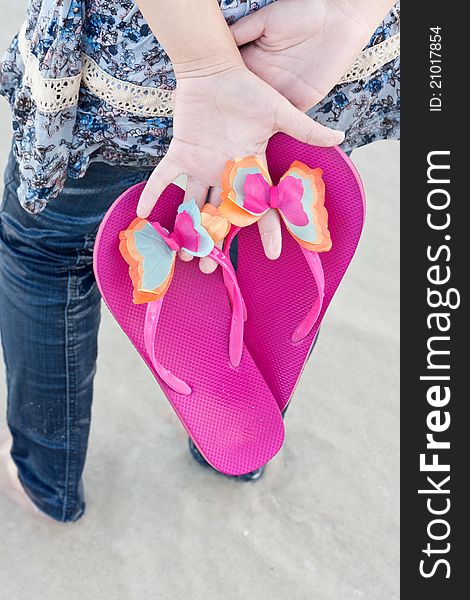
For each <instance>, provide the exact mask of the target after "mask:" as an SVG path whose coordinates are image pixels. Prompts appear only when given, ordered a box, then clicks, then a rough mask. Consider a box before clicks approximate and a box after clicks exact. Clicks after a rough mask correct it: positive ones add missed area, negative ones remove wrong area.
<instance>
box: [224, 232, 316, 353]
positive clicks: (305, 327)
mask: <svg viewBox="0 0 470 600" xmlns="http://www.w3.org/2000/svg"><path fill="white" fill-rule="evenodd" d="M240 229H241V227H236V226H232V228H231V229H230V232H229V234H228V235H227V237H226V238H225V244H224V251H225V253H226V254H227V255H228V254H229V253H230V246H231V244H232V242H233V240H234V238H235V236H236V235H237V233H238V232H239V231H240ZM299 247H300V249H301V250H302V253H303V255H304V257H305V260H306V261H307V264H308V266H309V269H310V271H311V273H312V275H313V279H314V281H315V285H316V287H317V290H318V295H317V298H316V300H315V302H314V303H313V305H312V307H311V309H310V310H309V312H308V314H307V315H306V317H305V318H304V319H303V321H302V322H301V323H300V324H299V325H298V326H297V327H296V329H295V330H294V332H293V334H292V338H291V340H292V342H294V343H296V342H300V341H302V340H303V339H304V338H306V337H307V336H308V334H309V333H310V332H311V331H312V329H313V327H314V325H315V323H316V322H317V319H318V317H319V315H320V313H321V310H322V308H323V299H324V297H325V274H324V271H323V266H322V262H321V259H320V255H319V253H318V252H313V251H312V250H307V249H306V248H304V247H303V246H301V245H300V244H299ZM224 277H225V275H224ZM235 281H236V280H235ZM225 285H226V287H227V292H228V294H229V296H230V298H231V297H232V294H234V291H233V289H232V283H231V281H226V283H225ZM242 301H243V298H242ZM243 318H244V320H246V308H245V305H244V304H243Z"/></svg>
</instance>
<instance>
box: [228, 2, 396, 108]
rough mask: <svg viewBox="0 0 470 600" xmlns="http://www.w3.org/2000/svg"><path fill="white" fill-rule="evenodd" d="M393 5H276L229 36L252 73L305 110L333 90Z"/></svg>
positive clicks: (245, 21)
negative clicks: (235, 42) (232, 36)
mask: <svg viewBox="0 0 470 600" xmlns="http://www.w3.org/2000/svg"><path fill="white" fill-rule="evenodd" d="M393 4H394V3H393V2H392V0H278V1H277V2H275V3H274V4H269V5H268V6H266V7H264V8H262V9H261V10H259V11H257V12H255V13H253V14H252V15H249V16H247V17H244V18H243V19H240V20H239V21H237V22H236V23H235V24H234V25H232V27H231V30H232V33H233V35H234V37H235V40H236V41H237V44H238V45H239V46H244V47H243V48H242V50H241V53H242V57H243V59H244V61H245V63H246V65H247V66H248V68H249V69H250V70H251V71H253V72H254V73H256V74H257V75H258V76H259V77H261V79H263V80H264V81H266V82H267V83H269V84H270V85H272V86H273V87H274V88H275V89H276V90H277V91H279V92H280V93H281V94H283V95H284V96H285V97H286V98H288V99H289V100H290V101H291V102H292V103H293V104H294V105H295V106H297V107H298V108H300V109H301V110H307V109H309V108H310V107H312V106H314V105H315V104H317V103H318V102H319V101H320V100H321V99H322V98H323V97H324V96H326V94H327V93H328V92H329V91H330V90H331V89H332V88H333V87H334V85H335V84H336V83H338V81H339V80H340V79H341V77H342V76H343V75H344V74H345V73H346V72H347V70H348V69H349V67H351V65H352V64H353V63H354V61H355V59H356V58H357V56H358V55H359V53H360V52H361V50H362V49H363V48H364V46H365V45H366V44H367V42H368V41H369V39H370V37H371V35H372V34H373V32H374V31H375V29H376V28H377V26H378V25H379V23H380V22H381V20H382V19H383V18H384V16H385V15H386V14H387V12H388V11H389V10H390V8H391V7H392V6H393Z"/></svg>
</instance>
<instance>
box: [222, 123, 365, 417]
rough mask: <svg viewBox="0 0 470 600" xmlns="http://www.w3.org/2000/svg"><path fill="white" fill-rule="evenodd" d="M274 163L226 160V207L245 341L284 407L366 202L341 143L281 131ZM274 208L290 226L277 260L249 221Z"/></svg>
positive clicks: (273, 146) (271, 155) (350, 251)
mask: <svg viewBox="0 0 470 600" xmlns="http://www.w3.org/2000/svg"><path fill="white" fill-rule="evenodd" d="M267 164H268V169H269V173H267V172H266V171H265V169H264V168H263V166H262V165H261V164H260V163H258V162H257V161H256V160H255V159H243V160H241V161H234V162H230V163H228V164H227V169H226V171H225V174H224V180H223V193H222V204H221V207H220V212H221V213H222V214H223V215H225V216H226V217H227V219H228V220H229V221H230V222H231V223H232V224H233V225H234V226H233V227H232V230H231V232H230V234H229V236H228V237H227V240H226V244H225V247H224V250H225V252H226V254H228V252H229V246H230V243H231V241H232V240H233V238H234V236H235V235H236V234H238V266H237V279H238V282H239V285H240V288H241V290H242V294H243V298H244V300H245V303H246V310H247V316H248V318H247V321H246V323H245V343H246V345H247V347H248V349H249V350H250V352H251V355H252V357H253V358H254V360H255V362H256V364H257V366H258V368H259V370H260V371H261V373H262V374H263V376H264V378H265V380H266V381H267V383H268V385H269V387H270V389H271V391H272V393H273V395H274V397H275V398H276V400H277V403H278V406H279V408H280V410H281V411H282V410H284V409H285V408H286V406H287V405H288V403H289V402H290V400H291V398H292V395H293V393H294V391H295V388H296V385H297V383H298V381H299V379H300V376H301V374H302V372H303V369H304V367H305V364H306V361H307V359H308V357H309V354H310V351H311V348H312V346H313V343H314V341H315V337H316V335H317V332H318V329H319V327H320V325H321V323H322V320H323V317H324V316H325V312H326V310H327V308H328V306H329V304H330V302H331V300H332V298H333V296H334V294H335V292H336V290H337V288H338V286H339V284H340V282H341V280H342V278H343V275H344V274H345V272H346V270H347V268H348V266H349V263H350V262H351V259H352V258H353V255H354V252H355V250H356V247H357V244H358V242H359V238H360V236H361V232H362V229H363V225H364V217H365V199H364V190H363V187H362V183H361V180H360V178H359V175H358V173H357V171H356V169H355V167H354V165H353V164H352V162H351V161H350V160H349V158H348V157H347V156H346V154H344V152H342V151H341V150H340V149H339V148H317V147H313V146H309V145H307V144H304V143H301V142H298V141H297V140H294V139H293V138H291V137H289V136H287V135H285V134H277V135H275V136H274V137H273V138H272V139H271V140H270V142H269V145H268V148H267ZM273 183H274V184H276V185H273ZM269 208H277V209H278V210H279V212H280V215H281V217H282V219H281V220H282V222H283V226H282V230H283V231H282V253H281V256H280V257H279V258H278V259H277V260H269V259H268V258H266V256H265V254H264V251H263V248H262V245H261V240H260V236H259V232H258V228H257V227H256V226H251V227H250V226H248V225H251V224H253V223H255V222H256V221H257V220H258V219H259V218H260V216H262V214H264V213H265V212H266V210H267V209H269ZM228 285H230V284H229V282H228Z"/></svg>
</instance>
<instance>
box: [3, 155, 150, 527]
mask: <svg viewBox="0 0 470 600" xmlns="http://www.w3.org/2000/svg"><path fill="white" fill-rule="evenodd" d="M150 173H151V170H145V171H143V170H138V169H135V168H131V167H117V166H110V165H107V164H105V163H93V164H91V166H90V167H89V170H88V172H87V174H86V176H85V177H84V178H82V179H76V180H72V179H70V180H68V181H67V183H66V186H65V189H64V191H63V192H62V193H61V195H60V196H59V197H58V198H57V199H55V200H53V201H52V202H51V203H50V204H49V205H48V206H47V207H46V209H45V210H44V211H43V212H42V213H40V214H39V215H31V214H29V213H27V212H26V211H25V210H24V209H23V208H21V206H20V204H19V202H18V199H17V196H16V188H17V186H18V185H19V179H18V177H19V176H18V168H17V165H16V161H15V159H14V157H13V156H12V155H11V154H10V157H9V161H8V164H7V167H6V170H5V176H4V179H5V190H4V195H3V200H2V203H1V205H0V334H1V340H2V346H3V355H4V360H5V365H6V377H7V386H8V401H7V421H8V426H9V428H10V431H11V433H12V436H13V447H12V457H13V460H14V461H15V463H16V466H17V467H18V474H19V478H20V481H21V483H22V485H23V487H24V489H25V491H26V492H27V494H28V495H29V497H30V498H31V500H32V501H33V502H34V504H36V506H38V508H39V509H40V510H42V511H43V512H44V513H46V514H47V515H49V516H50V517H52V518H54V519H56V520H58V521H74V520H76V519H78V518H79V517H80V516H81V515H82V514H83V511H84V508H85V502H84V494H83V484H82V472H83V467H84V463H85V457H86V450H87V442H88V433H89V428H90V416H91V415H90V412H91V402H92V393H93V377H94V374H95V369H96V366H95V365H96V353H97V335H98V326H99V322H100V294H99V292H98V289H97V286H96V283H95V279H94V275H93V267H92V255H93V243H94V240H95V236H96V232H97V230H98V226H99V224H100V222H101V220H102V218H103V216H104V214H105V212H106V211H107V209H108V208H109V206H110V205H111V204H112V202H113V201H114V200H115V199H116V198H117V197H118V196H119V194H121V193H122V192H123V191H124V190H126V189H127V188H128V187H130V186H131V185H134V184H135V183H138V182H139V181H142V180H144V179H146V178H147V177H148V176H149V175H150Z"/></svg>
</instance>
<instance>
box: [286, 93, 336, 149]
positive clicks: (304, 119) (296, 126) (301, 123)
mask: <svg viewBox="0 0 470 600" xmlns="http://www.w3.org/2000/svg"><path fill="white" fill-rule="evenodd" d="M277 127H278V130H279V131H282V132H283V133H287V135H290V136H292V137H294V138H296V139H297V140H299V141H301V142H305V143H306V144H311V145H312V146H338V145H339V144H341V143H342V142H343V140H344V133H343V132H342V131H337V130H335V129H330V128H329V127H325V126H324V125H320V123H317V122H316V121H314V120H313V119H311V118H310V117H309V116H308V115H306V114H305V113H303V112H302V111H300V110H298V109H297V108H295V106H294V105H292V104H291V103H290V102H289V101H288V100H286V101H285V102H282V103H281V107H280V109H279V111H278V115H277Z"/></svg>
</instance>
